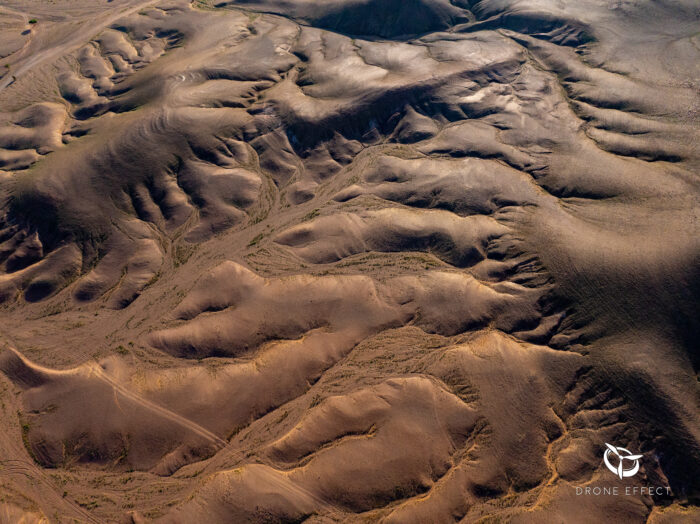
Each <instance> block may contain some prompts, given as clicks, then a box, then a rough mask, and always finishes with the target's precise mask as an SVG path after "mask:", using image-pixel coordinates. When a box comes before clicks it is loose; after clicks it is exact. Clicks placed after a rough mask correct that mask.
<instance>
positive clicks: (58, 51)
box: [0, 0, 157, 93]
mask: <svg viewBox="0 0 700 524" xmlns="http://www.w3.org/2000/svg"><path fill="white" fill-rule="evenodd" d="M156 2H157V0H147V1H146V2H139V3H137V4H134V5H133V6H132V7H130V8H128V9H125V10H123V11H119V12H118V13H115V14H112V15H110V16H107V17H106V18H103V19H102V20H99V19H97V20H94V21H93V22H91V23H90V26H89V27H90V31H89V32H87V31H86V32H82V31H79V32H77V33H76V35H75V36H74V37H73V38H71V39H70V40H69V41H68V42H65V43H64V44H61V45H58V46H56V47H50V48H48V49H43V50H41V51H39V52H37V53H34V54H32V55H31V56H29V57H28V58H27V59H26V60H25V61H24V62H19V63H18V64H17V66H16V69H15V70H14V72H13V73H12V74H11V75H6V76H5V77H4V78H2V79H1V80H0V93H2V92H3V91H4V90H5V88H7V87H8V86H9V85H11V84H12V83H14V82H15V79H19V78H21V77H22V76H23V75H25V74H26V73H27V72H29V71H31V70H32V69H33V68H34V67H36V66H38V65H40V64H43V63H44V62H47V61H49V60H53V59H56V58H59V57H61V56H63V55H65V54H68V53H70V52H71V51H73V50H75V49H76V48H78V47H80V46H81V45H83V44H84V43H85V42H88V41H90V40H92V39H93V38H94V37H95V36H97V35H98V34H99V33H100V32H101V31H102V30H103V29H104V28H105V27H107V26H108V25H110V24H111V23H113V22H116V21H117V20H119V19H120V18H123V17H125V16H129V15H130V14H132V13H135V12H136V11H139V10H141V9H143V8H144V7H147V6H149V5H151V4H154V3H156ZM4 9H7V10H10V9H9V8H4ZM10 11H13V10H10ZM14 12H16V11H14Z"/></svg>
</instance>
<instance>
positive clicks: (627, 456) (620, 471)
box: [603, 442, 643, 479]
mask: <svg viewBox="0 0 700 524" xmlns="http://www.w3.org/2000/svg"><path fill="white" fill-rule="evenodd" d="M605 445H606V446H607V447H608V449H606V450H605V455H603V461H604V462H605V466H606V467H607V468H608V469H609V470H610V471H612V472H613V473H614V474H615V475H617V476H618V477H620V479H623V478H626V477H633V476H635V475H636V474H637V472H638V471H639V459H640V458H642V457H643V455H633V454H632V452H631V451H630V450H628V449H625V448H619V447H616V446H613V445H611V444H608V443H607V442H606V443H605ZM613 455H614V456H615V457H617V466H614V465H613V464H612V463H611V462H610V457H611V456H613ZM626 462H631V463H632V465H631V466H630V467H629V468H625V463H626Z"/></svg>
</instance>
